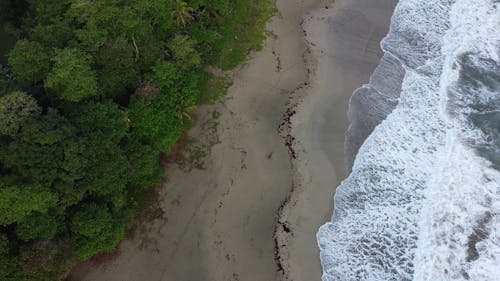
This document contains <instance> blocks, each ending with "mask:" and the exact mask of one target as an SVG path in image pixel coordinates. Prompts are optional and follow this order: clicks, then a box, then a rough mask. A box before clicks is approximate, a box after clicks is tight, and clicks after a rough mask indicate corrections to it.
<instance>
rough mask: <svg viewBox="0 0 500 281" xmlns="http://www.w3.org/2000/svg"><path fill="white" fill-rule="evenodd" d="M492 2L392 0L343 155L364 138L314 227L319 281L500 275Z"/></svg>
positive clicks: (497, 40) (499, 125)
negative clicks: (329, 211)
mask: <svg viewBox="0 0 500 281" xmlns="http://www.w3.org/2000/svg"><path fill="white" fill-rule="evenodd" d="M499 5H500V4H499V3H498V1H495V0H477V1H468V0H440V1H425V0H401V1H400V2H399V4H398V6H397V8H396V11H395V12H394V14H393V17H392V23H391V30H390V32H389V34H388V36H387V37H386V38H385V39H384V40H383V42H382V48H383V50H384V52H385V54H386V55H385V56H384V59H383V60H382V62H381V65H380V66H379V68H378V69H377V70H376V72H375V73H374V75H373V76H372V79H371V81H370V84H369V85H366V86H364V87H363V88H361V89H360V90H358V91H357V92H355V93H354V95H353V97H352V99H351V110H350V113H349V118H350V120H351V128H350V130H349V132H348V134H347V136H346V139H347V143H346V151H347V153H349V152H351V153H355V152H356V151H357V149H358V147H359V145H360V144H361V142H362V141H359V140H360V139H361V140H364V138H365V136H368V137H367V138H366V140H365V141H364V143H363V144H362V145H361V146H360V148H359V151H358V153H357V156H356V159H355V160H354V163H353V166H352V173H351V175H350V176H349V177H348V178H347V179H346V180H345V181H344V182H343V183H342V184H341V186H340V187H339V188H338V189H337V192H336V195H335V210H334V216H333V218H332V222H330V223H327V224H325V225H324V226H322V227H321V229H320V231H319V232H318V244H319V246H320V249H321V260H322V265H323V269H324V275H323V280H497V279H498V276H500V172H499V170H498V169H497V168H498V165H499V159H500V156H499V155H500V154H499V149H500V77H499V73H500V72H499V70H500V59H499V57H500V34H499V32H498V30H500V12H499V9H500V7H499ZM398 63H399V66H398ZM398 97H399V98H398ZM359 108H363V110H365V112H361V113H360V112H359V111H356V109H359ZM356 139H357V140H358V143H357V144H356V143H355V140H356ZM350 140H351V141H350ZM353 143H354V144H353ZM348 164H349V163H348Z"/></svg>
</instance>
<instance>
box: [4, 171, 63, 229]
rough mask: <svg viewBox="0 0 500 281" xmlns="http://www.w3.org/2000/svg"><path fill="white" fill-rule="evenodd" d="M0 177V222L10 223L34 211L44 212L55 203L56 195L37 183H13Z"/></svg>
mask: <svg viewBox="0 0 500 281" xmlns="http://www.w3.org/2000/svg"><path fill="white" fill-rule="evenodd" d="M4 181H5V178H1V179H0V224H11V223H13V222H16V221H20V220H22V219H24V217H26V216H27V215H29V214H31V213H32V212H34V211H37V212H45V211H47V210H48V209H49V208H50V207H52V206H55V205H56V204H57V196H56V195H55V194H54V193H52V192H50V191H48V190H45V189H44V188H43V187H41V186H39V185H33V184H31V185H29V184H25V185H19V184H18V185H14V184H9V183H6V182H4Z"/></svg>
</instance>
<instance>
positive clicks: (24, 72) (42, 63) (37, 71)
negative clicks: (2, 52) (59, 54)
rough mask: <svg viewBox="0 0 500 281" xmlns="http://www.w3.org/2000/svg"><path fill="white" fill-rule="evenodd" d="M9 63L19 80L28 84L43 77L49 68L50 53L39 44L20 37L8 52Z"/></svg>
mask: <svg viewBox="0 0 500 281" xmlns="http://www.w3.org/2000/svg"><path fill="white" fill-rule="evenodd" d="M9 65H10V67H11V70H12V72H13V73H14V75H16V77H17V79H18V80H19V82H21V83H23V84H26V85H29V84H32V83H36V82H38V81H41V80H43V79H44V77H45V74H46V73H47V72H48V71H49V69H50V54H49V51H48V50H47V49H46V48H44V46H42V45H41V44H39V43H37V42H30V41H28V40H25V39H22V40H19V41H17V43H16V45H15V46H14V49H12V51H11V52H10V53H9Z"/></svg>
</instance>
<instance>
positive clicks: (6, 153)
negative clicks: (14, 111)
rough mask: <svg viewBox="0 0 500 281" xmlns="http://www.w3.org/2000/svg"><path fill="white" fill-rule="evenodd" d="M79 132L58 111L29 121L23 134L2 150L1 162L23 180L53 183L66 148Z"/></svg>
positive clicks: (63, 170)
mask: <svg viewBox="0 0 500 281" xmlns="http://www.w3.org/2000/svg"><path fill="white" fill-rule="evenodd" d="M75 133H76V130H75V127H74V126H72V125H71V124H70V123H69V122H68V121H67V120H66V119H65V118H64V117H62V116H60V115H59V114H57V113H56V112H55V111H50V112H49V113H48V114H47V115H44V116H41V117H40V118H37V119H30V122H28V123H27V124H25V126H24V127H23V128H22V130H21V132H20V135H19V137H18V138H16V139H15V140H14V141H12V142H11V143H10V144H9V145H8V146H6V147H4V149H3V150H0V160H1V161H2V162H3V164H4V165H5V166H6V167H7V168H10V169H11V170H13V171H15V172H16V173H17V174H18V175H20V176H21V177H22V178H24V179H27V180H28V179H29V180H34V181H36V182H39V183H41V184H44V185H49V186H50V184H51V183H52V182H54V181H55V180H56V179H57V178H58V177H59V175H61V174H62V173H65V172H71V171H66V170H65V169H62V163H63V162H64V148H65V146H66V145H67V144H68V143H69V142H71V141H72V140H73V139H74V136H75Z"/></svg>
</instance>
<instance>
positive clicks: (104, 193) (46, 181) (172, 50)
mask: <svg viewBox="0 0 500 281" xmlns="http://www.w3.org/2000/svg"><path fill="white" fill-rule="evenodd" d="M273 12H274V8H273V1H272V0H185V1H182V0H22V1H21V0H8V1H7V0H5V1H0V27H1V28H3V29H4V30H6V32H8V33H9V35H10V36H13V37H14V38H15V39H16V41H15V44H13V45H12V46H10V50H9V51H8V52H7V53H6V54H5V57H6V60H5V63H3V62H2V63H1V64H0V280H2V281H10V280H12V281H14V280H15V281H22V280H60V279H61V278H63V276H64V275H65V274H66V273H67V272H68V271H69V270H70V269H71V268H72V267H73V266H74V265H75V264H76V263H77V262H79V261H82V260H86V259H89V258H90V257H92V256H94V255H97V254H100V253H103V252H109V251H112V250H113V249H115V248H116V246H117V245H118V243H119V242H120V241H121V240H122V239H123V238H124V236H125V234H126V233H127V231H129V229H130V228H131V226H132V225H133V222H134V220H135V219H137V213H138V211H139V209H140V208H141V206H142V204H143V197H144V194H146V193H147V192H148V190H149V189H151V188H152V187H153V186H155V185H157V184H159V183H161V181H162V179H163V177H164V172H163V170H164V169H163V167H161V165H160V164H159V155H160V154H161V153H168V152H169V151H170V149H171V147H172V145H173V144H174V143H175V142H176V141H177V140H178V139H179V136H180V135H181V133H182V132H183V131H184V130H185V129H186V128H187V123H189V122H188V120H189V119H190V117H189V113H190V111H192V109H193V108H194V107H195V106H196V105H197V104H200V103H202V102H203V101H205V100H207V96H209V95H210V94H211V90H210V89H211V85H213V83H214V79H216V78H214V77H212V76H211V75H210V74H209V73H207V72H206V70H205V69H206V66H208V65H211V66H213V67H216V68H220V69H222V70H230V69H233V68H234V67H236V66H237V65H239V64H240V63H241V62H243V61H244V60H245V58H246V56H247V54H248V52H249V51H251V50H255V49H259V48H261V47H262V44H263V40H264V38H265V24H266V22H267V20H268V19H269V18H270V17H271V16H272V14H273ZM0 44H2V43H0ZM2 55H4V54H2Z"/></svg>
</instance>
